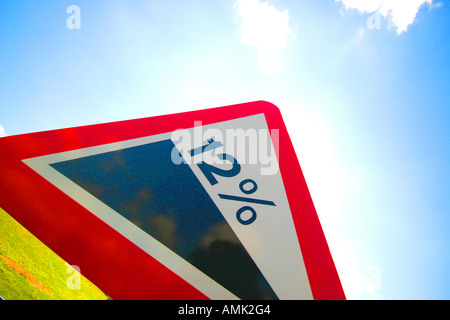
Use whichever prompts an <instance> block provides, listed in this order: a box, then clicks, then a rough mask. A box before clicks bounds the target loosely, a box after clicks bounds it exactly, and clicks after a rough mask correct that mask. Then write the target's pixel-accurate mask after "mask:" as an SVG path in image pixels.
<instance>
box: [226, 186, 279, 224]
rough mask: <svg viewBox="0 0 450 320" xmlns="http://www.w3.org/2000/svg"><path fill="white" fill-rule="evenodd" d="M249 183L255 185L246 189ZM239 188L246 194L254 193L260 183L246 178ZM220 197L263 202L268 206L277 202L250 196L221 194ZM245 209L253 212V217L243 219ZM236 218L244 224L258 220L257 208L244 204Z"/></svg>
mask: <svg viewBox="0 0 450 320" xmlns="http://www.w3.org/2000/svg"><path fill="white" fill-rule="evenodd" d="M248 183H251V184H252V185H253V186H252V188H251V189H249V190H246V189H245V188H244V186H245V185H246V184H248ZM239 189H240V190H241V191H242V192H243V193H245V194H252V193H254V192H256V190H257V189H258V185H257V184H256V182H255V181H253V180H252V179H245V180H242V181H241V183H240V184H239ZM219 197H220V198H221V199H226V200H233V201H241V202H249V203H257V204H263V205H267V206H275V203H274V202H273V201H269V200H261V199H254V198H248V197H239V196H232V195H227V194H219ZM245 211H250V212H251V213H252V215H251V217H250V218H248V219H247V220H244V219H242V214H243V213H244V212H245ZM236 218H237V220H238V221H239V222H240V223H242V224H244V225H248V224H251V223H252V222H253V221H255V220H256V211H255V209H253V208H252V207H250V206H243V207H242V208H240V209H239V210H238V211H237V212H236Z"/></svg>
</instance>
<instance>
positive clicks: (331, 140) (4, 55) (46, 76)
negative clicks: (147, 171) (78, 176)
mask: <svg viewBox="0 0 450 320" xmlns="http://www.w3.org/2000/svg"><path fill="white" fill-rule="evenodd" d="M70 5H77V6H78V7H79V8H80V29H69V28H68V27H67V23H66V22H67V19H68V18H70V16H71V14H70V13H69V14H68V13H67V12H66V10H67V8H68V7H69V6H70ZM449 6H450V4H449V3H448V2H447V1H444V0H434V1H433V2H432V3H431V1H425V0H415V1H384V0H370V1H358V0H340V1H334V0H324V1H303V0H302V1H299V0H295V1H294V0H266V1H262V0H248V1H237V0H220V1H205V0H204V1H200V0H197V1H194V0H189V1H170V2H169V1H164V2H163V1H143V0H134V1H118V0H108V1H106V0H104V1H101V0H96V1H84V0H71V1H50V0H47V1H40V2H36V1H29V0H26V1H25V0H24V1H20V2H19V1H12V0H4V1H2V2H1V4H0V125H1V127H0V134H3V135H4V134H7V135H15V134H22V133H28V132H36V131H43V130H49V129H59V128H65V127H72V126H80V125H87V124H96V123H103V122H110V121H118V120H125V119H133V118H140V117H149V116H155V115H162V114H168V113H173V112H182V111H190V110H195V109H202V108H210V107H217V106H223V105H229V104H234V103H241V102H247V101H253V100H261V99H262V100H268V101H270V102H273V103H274V104H276V105H277V106H278V107H279V108H280V109H281V112H282V114H283V116H284V118H285V122H286V124H287V127H288V130H289V132H290V135H291V138H292V140H293V142H294V146H295V149H296V152H297V155H298V157H299V161H300V164H301V166H302V169H303V171H304V173H305V176H306V179H307V182H308V185H309V187H310V191H311V194H312V197H313V200H314V202H315V205H316V208H317V211H318V214H319V218H320V220H321V223H322V226H323V228H324V231H325V234H326V237H327V239H328V243H329V246H330V249H331V252H332V254H333V257H334V259H335V263H336V266H337V268H338V272H339V274H340V276H341V281H342V283H343V286H344V289H345V292H346V294H347V297H348V298H351V299H377V298H381V299H449V298H450V271H449V266H450V236H449V228H450V218H449V215H450V200H449V198H450V197H449V191H450V188H449V182H450V181H449V178H450V172H449V163H450V148H449V132H450V130H449V125H450V123H449V122H450V111H449V109H450V90H449V89H450V87H449V83H450V66H449V57H450V41H449V40H450V28H449V27H448V19H449V18H450V8H449Z"/></svg>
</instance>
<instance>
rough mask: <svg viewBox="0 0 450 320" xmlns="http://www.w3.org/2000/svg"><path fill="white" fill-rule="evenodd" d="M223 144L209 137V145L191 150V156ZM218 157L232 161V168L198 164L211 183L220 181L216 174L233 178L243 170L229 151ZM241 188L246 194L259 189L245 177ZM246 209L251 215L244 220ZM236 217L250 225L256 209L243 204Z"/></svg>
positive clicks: (263, 202)
mask: <svg viewBox="0 0 450 320" xmlns="http://www.w3.org/2000/svg"><path fill="white" fill-rule="evenodd" d="M222 146H223V145H222V143H221V142H219V141H214V139H209V140H208V144H207V145H204V146H201V147H198V148H195V149H192V150H190V154H191V156H195V155H197V154H201V153H204V152H206V151H210V150H213V149H215V148H218V147H222ZM217 157H218V158H219V159H221V160H227V161H228V162H230V163H231V164H232V167H231V168H230V169H228V170H226V169H222V168H218V167H215V166H213V165H211V164H209V163H206V162H203V161H201V162H199V163H197V166H198V167H199V168H200V170H201V171H202V172H203V174H204V175H205V177H206V178H207V179H208V181H209V183H210V184H211V185H215V184H217V183H218V181H217V179H216V177H215V175H218V176H222V177H227V178H231V177H234V176H236V175H238V174H239V173H240V172H241V165H240V164H239V162H238V161H237V160H236V159H235V158H234V157H233V156H231V155H229V154H227V153H220V154H217ZM248 184H251V185H252V186H251V187H250V188H245V186H246V185H248ZM239 189H240V190H241V191H242V192H243V193H244V194H253V193H255V192H256V190H257V189H258V185H257V184H256V182H255V181H254V180H252V179H245V180H242V181H241V183H239ZM218 195H219V197H220V198H221V199H225V200H232V201H240V202H247V203H255V204H261V205H267V206H275V203H274V202H273V201H269V200H262V199H255V198H249V197H242V196H233V195H227V194H218ZM245 211H250V212H251V217H250V218H248V219H246V220H244V219H243V218H242V214H243V213H244V212H245ZM236 218H237V220H238V221H239V222H240V223H241V224H243V225H249V224H251V223H253V222H254V221H255V220H256V211H255V209H253V208H252V207H250V206H243V207H242V208H240V209H239V210H238V211H237V212H236Z"/></svg>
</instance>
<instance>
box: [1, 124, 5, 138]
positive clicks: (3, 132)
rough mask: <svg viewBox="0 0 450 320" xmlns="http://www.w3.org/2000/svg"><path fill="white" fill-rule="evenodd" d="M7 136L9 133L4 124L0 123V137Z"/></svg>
mask: <svg viewBox="0 0 450 320" xmlns="http://www.w3.org/2000/svg"><path fill="white" fill-rule="evenodd" d="M6 136H7V134H6V132H5V129H4V128H3V126H2V125H0V138H1V137H6Z"/></svg>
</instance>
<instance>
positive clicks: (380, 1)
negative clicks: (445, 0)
mask: <svg viewBox="0 0 450 320" xmlns="http://www.w3.org/2000/svg"><path fill="white" fill-rule="evenodd" d="M335 1H336V2H342V3H343V4H344V6H345V8H346V9H356V10H358V11H360V12H363V13H379V14H381V15H382V16H384V17H385V18H388V19H389V20H390V22H391V23H392V24H393V25H394V26H395V27H396V28H397V33H398V34H400V33H402V32H404V31H406V30H407V28H408V26H409V25H411V24H412V23H413V22H414V19H415V18H416V15H417V12H419V9H420V8H421V7H422V5H424V4H426V3H427V4H428V5H430V6H431V5H432V1H433V0H335Z"/></svg>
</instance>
